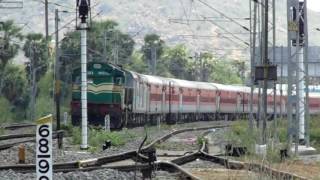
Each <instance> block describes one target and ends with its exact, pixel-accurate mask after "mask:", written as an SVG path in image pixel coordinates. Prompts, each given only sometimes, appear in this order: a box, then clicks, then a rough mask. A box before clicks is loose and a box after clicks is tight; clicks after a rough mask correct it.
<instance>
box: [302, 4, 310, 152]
mask: <svg viewBox="0 0 320 180" xmlns="http://www.w3.org/2000/svg"><path fill="white" fill-rule="evenodd" d="M307 6H308V3H307V0H304V32H305V33H304V61H303V62H304V71H305V89H306V93H305V104H304V107H305V142H306V146H307V147H309V146H310V132H309V127H310V126H309V121H310V114H309V113H310V112H309V83H310V82H309V59H308V54H309V33H308V13H307V12H308V8H307ZM302 128H303V127H302Z"/></svg>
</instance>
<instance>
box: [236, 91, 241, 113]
mask: <svg viewBox="0 0 320 180" xmlns="http://www.w3.org/2000/svg"><path fill="white" fill-rule="evenodd" d="M240 112H241V94H240V93H237V107H236V113H240Z"/></svg>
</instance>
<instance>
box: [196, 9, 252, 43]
mask: <svg viewBox="0 0 320 180" xmlns="http://www.w3.org/2000/svg"><path fill="white" fill-rule="evenodd" d="M200 16H201V17H203V18H204V19H206V18H205V17H204V16H203V15H200ZM207 21H208V22H210V23H211V24H213V25H215V26H217V27H219V28H220V29H222V30H223V31H225V32H227V33H230V35H231V36H233V37H234V38H235V39H237V40H239V41H241V42H242V43H244V44H245V45H246V46H249V43H248V42H246V41H244V40H242V39H241V38H239V37H238V36H236V35H234V34H233V33H232V32H230V31H229V30H227V29H226V28H224V27H222V26H221V25H218V24H217V23H215V22H214V21H212V20H208V19H207ZM224 37H226V36H224ZM226 38H227V39H231V38H229V37H226ZM232 41H234V40H232ZM234 42H235V41H234ZM237 43H239V42H237Z"/></svg>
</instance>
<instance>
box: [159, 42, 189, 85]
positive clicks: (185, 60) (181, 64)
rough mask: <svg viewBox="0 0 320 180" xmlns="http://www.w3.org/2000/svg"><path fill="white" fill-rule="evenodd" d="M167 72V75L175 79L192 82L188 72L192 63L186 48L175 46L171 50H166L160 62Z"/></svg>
mask: <svg viewBox="0 0 320 180" xmlns="http://www.w3.org/2000/svg"><path fill="white" fill-rule="evenodd" d="M161 63H163V64H164V65H165V67H166V68H167V69H168V70H169V73H170V74H172V75H173V77H175V78H179V79H188V80H194V78H193V77H192V75H191V74H190V71H192V65H193V64H192V62H191V61H190V55H189V53H188V50H187V48H186V47H185V46H184V45H177V46H175V47H173V48H166V49H165V52H164V55H163V57H162V58H161V61H160V62H159V63H158V64H161Z"/></svg>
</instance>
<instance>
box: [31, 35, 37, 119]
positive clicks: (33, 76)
mask: <svg viewBox="0 0 320 180" xmlns="http://www.w3.org/2000/svg"><path fill="white" fill-rule="evenodd" d="M29 51H30V64H29V70H30V83H31V91H30V93H31V100H30V106H31V107H30V120H31V121H34V120H35V115H34V114H35V104H36V102H35V101H36V100H35V99H36V97H35V94H36V93H35V83H36V77H35V76H36V73H35V64H34V61H35V60H34V58H35V55H34V54H35V47H34V42H33V41H31V43H30V49H29Z"/></svg>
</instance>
